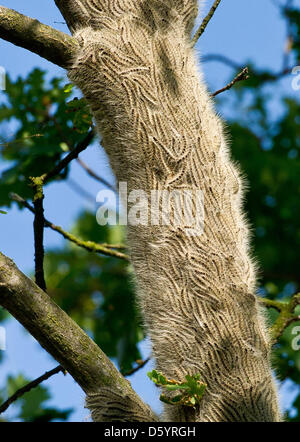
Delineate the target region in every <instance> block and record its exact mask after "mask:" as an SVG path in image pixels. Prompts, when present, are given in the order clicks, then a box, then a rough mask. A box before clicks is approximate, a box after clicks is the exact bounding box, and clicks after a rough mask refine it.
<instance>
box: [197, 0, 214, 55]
mask: <svg viewBox="0 0 300 442" xmlns="http://www.w3.org/2000/svg"><path fill="white" fill-rule="evenodd" d="M220 3H221V0H215V2H214V4H213V5H212V7H211V8H210V11H209V13H208V14H207V16H206V17H205V19H204V20H203V22H202V23H201V25H200V27H199V29H198V30H197V32H196V34H195V35H194V37H193V38H192V46H195V44H196V43H197V41H198V40H199V38H200V37H201V35H202V34H203V32H204V31H205V29H206V27H207V25H208V23H209V22H210V20H211V19H212V18H213V15H214V13H215V12H216V10H217V7H218V6H219V4H220Z"/></svg>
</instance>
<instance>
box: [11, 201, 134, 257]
mask: <svg viewBox="0 0 300 442" xmlns="http://www.w3.org/2000/svg"><path fill="white" fill-rule="evenodd" d="M10 198H11V199H13V200H14V201H16V202H18V203H20V204H22V205H23V206H24V207H26V208H27V209H29V210H30V212H32V213H35V209H34V208H33V207H32V206H31V205H30V204H29V203H28V202H27V201H26V200H24V199H23V198H22V197H20V196H19V195H17V194H16V193H11V194H10ZM45 227H50V229H52V230H55V231H56V232H58V233H60V234H61V235H62V236H63V237H64V238H65V239H67V240H69V241H71V242H73V243H74V244H76V245H77V246H79V247H83V248H84V249H86V250H88V251H89V252H96V253H101V254H102V255H106V256H112V257H114V258H120V259H125V260H126V261H129V257H128V255H125V254H124V253H121V252H118V251H117V250H112V249H113V248H115V247H112V246H109V247H107V245H106V244H105V245H102V244H97V243H95V242H93V241H83V240H82V239H79V238H77V237H76V236H75V235H73V234H71V233H69V232H66V231H65V230H63V229H62V228H61V227H59V226H56V225H55V224H53V223H51V222H50V221H48V220H46V219H45Z"/></svg>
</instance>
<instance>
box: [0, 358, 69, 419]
mask: <svg viewBox="0 0 300 442" xmlns="http://www.w3.org/2000/svg"><path fill="white" fill-rule="evenodd" d="M60 372H62V373H65V370H64V368H63V367H62V366H61V365H59V366H58V367H56V368H53V370H50V371H47V372H46V373H45V374H43V375H42V376H40V377H38V378H37V379H35V380H34V381H32V382H29V383H28V384H27V385H25V386H24V387H22V388H19V390H17V391H16V392H15V393H14V394H13V395H12V396H10V397H9V398H8V399H7V401H5V402H3V404H2V405H0V414H1V413H4V411H6V410H7V409H8V407H9V406H10V405H11V404H12V403H13V402H16V401H17V400H18V399H20V397H22V396H23V395H24V394H25V393H28V392H29V391H30V390H32V389H33V388H36V387H37V386H38V385H40V384H41V383H42V382H44V381H46V380H47V379H49V378H50V377H51V376H54V375H55V374H57V373H60Z"/></svg>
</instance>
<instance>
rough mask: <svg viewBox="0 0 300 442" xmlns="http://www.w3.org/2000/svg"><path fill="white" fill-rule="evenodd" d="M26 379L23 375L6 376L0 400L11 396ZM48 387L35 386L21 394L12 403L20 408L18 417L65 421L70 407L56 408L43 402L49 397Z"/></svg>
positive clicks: (40, 420) (26, 420)
mask: <svg viewBox="0 0 300 442" xmlns="http://www.w3.org/2000/svg"><path fill="white" fill-rule="evenodd" d="M28 382H29V381H28V380H27V379H25V378H24V376H23V375H21V374H20V375H18V376H16V377H12V376H8V378H7V381H6V391H1V392H0V402H1V403H2V402H3V401H4V397H5V396H7V397H10V396H12V395H13V394H14V393H15V392H16V391H17V390H19V389H20V388H22V387H24V386H25V385H26V384H28ZM50 397H51V396H50V394H49V392H48V389H47V388H46V387H44V386H42V385H39V386H38V387H35V388H34V389H32V390H30V391H29V392H27V393H25V394H24V395H23V396H21V397H20V398H19V399H18V400H17V401H16V402H15V403H14V404H15V405H16V406H17V407H19V408H20V411H19V412H18V419H20V420H22V421H23V422H51V421H53V420H59V421H65V420H67V419H68V417H69V415H70V413H71V412H72V411H73V410H72V409H67V410H57V409H56V408H52V407H48V406H47V405H46V404H45V403H46V402H47V401H48V400H49V399H50Z"/></svg>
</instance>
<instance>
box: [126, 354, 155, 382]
mask: <svg viewBox="0 0 300 442" xmlns="http://www.w3.org/2000/svg"><path fill="white" fill-rule="evenodd" d="M150 359H151V358H150V357H149V358H147V359H145V360H144V361H137V364H138V365H137V367H134V368H133V369H132V370H129V371H127V373H124V375H123V376H125V377H127V376H131V375H133V374H134V373H136V372H137V371H138V370H140V369H141V368H143V367H144V366H145V365H146V364H147V363H148V362H149V361H150Z"/></svg>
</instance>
